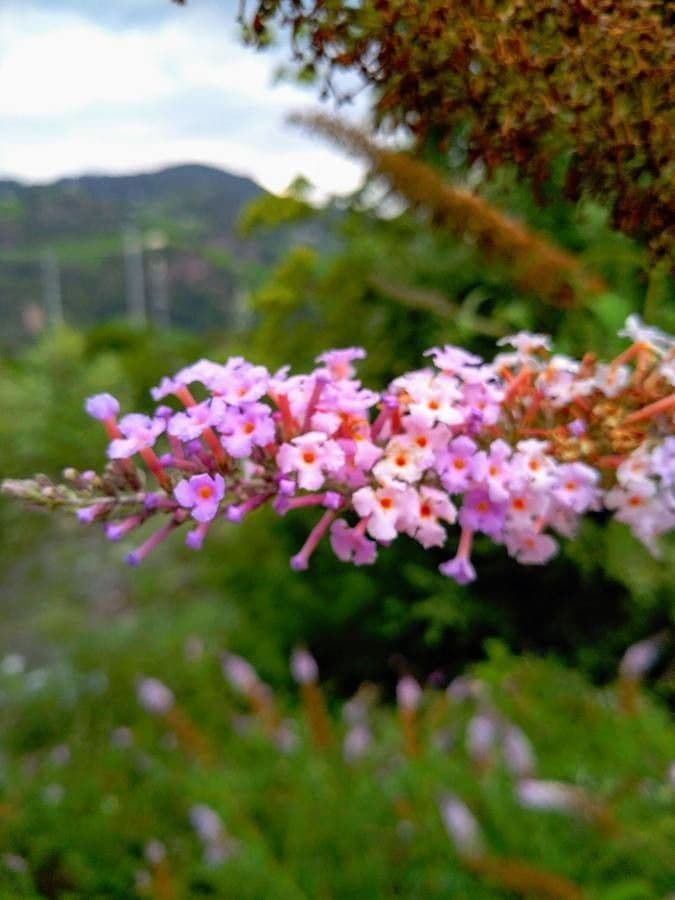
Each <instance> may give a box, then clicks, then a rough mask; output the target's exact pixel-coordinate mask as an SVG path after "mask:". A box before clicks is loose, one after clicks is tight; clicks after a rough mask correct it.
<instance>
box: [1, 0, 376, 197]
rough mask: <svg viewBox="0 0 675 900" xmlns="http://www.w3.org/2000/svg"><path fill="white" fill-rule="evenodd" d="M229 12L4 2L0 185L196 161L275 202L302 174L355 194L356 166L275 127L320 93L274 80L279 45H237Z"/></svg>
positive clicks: (213, 2)
mask: <svg viewBox="0 0 675 900" xmlns="http://www.w3.org/2000/svg"><path fill="white" fill-rule="evenodd" d="M237 8H238V0H188V2H187V5H186V6H179V5H176V4H174V3H172V2H170V0H0V177H5V178H7V177H9V178H16V179H18V180H20V181H25V182H38V183H43V182H48V181H52V180H54V179H56V178H60V177H63V176H68V175H81V174H92V173H110V174H120V173H124V174H128V173H136V172H147V171H155V170H157V169H160V168H163V167H165V166H167V165H173V164H177V163H205V164H209V165H214V166H218V167H220V168H223V169H226V170H228V171H230V172H234V173H236V174H240V175H248V176H250V177H252V178H253V179H255V180H256V181H257V182H258V183H259V184H261V185H262V186H263V187H265V188H267V189H268V190H272V191H277V192H279V191H282V190H283V189H284V188H285V187H287V185H288V184H289V183H290V182H291V181H292V180H293V179H294V178H295V177H296V176H297V175H299V174H303V175H305V176H306V177H307V178H309V180H310V181H311V182H312V183H313V184H314V185H315V187H316V189H317V194H318V196H326V195H327V194H331V193H343V192H347V191H350V190H352V189H354V188H355V187H356V186H357V184H358V183H359V180H360V177H361V174H362V168H361V166H360V165H359V164H357V163H355V162H354V161H353V160H350V159H348V158H347V157H346V156H345V155H344V154H343V153H341V152H340V151H336V150H333V149H332V148H330V146H329V145H327V144H324V143H322V142H321V141H320V140H318V139H316V138H310V137H309V136H307V135H304V134H302V133H301V132H299V131H297V130H295V129H293V128H292V127H291V126H288V125H287V124H285V121H284V120H285V117H286V115H287V113H288V112H290V111H292V110H298V109H307V108H311V107H317V106H318V105H319V101H318V99H317V91H316V89H311V88H310V89H302V88H300V87H298V86H297V85H294V84H291V83H290V82H289V81H288V80H286V81H283V80H282V81H279V79H278V78H277V77H276V74H277V73H278V70H279V67H280V66H281V65H283V63H284V62H286V61H287V60H288V58H289V48H288V42H287V41H286V42H284V41H281V42H280V45H279V48H278V50H275V51H272V52H270V51H266V52H264V53H259V52H256V51H255V50H253V49H252V48H250V47H244V46H243V45H242V43H241V41H240V39H239V36H238V26H237V22H236V12H237ZM341 112H343V113H344V112H345V111H344V110H342V111H341ZM363 113H364V109H363V108H360V109H359V108H358V107H355V108H352V109H351V110H348V111H347V114H348V115H349V116H350V118H354V119H356V120H358V118H359V116H362V115H363Z"/></svg>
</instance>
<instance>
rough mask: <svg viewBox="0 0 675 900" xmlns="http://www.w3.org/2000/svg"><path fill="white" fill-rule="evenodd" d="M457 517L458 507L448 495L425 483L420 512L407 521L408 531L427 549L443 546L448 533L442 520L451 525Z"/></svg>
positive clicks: (421, 493)
mask: <svg viewBox="0 0 675 900" xmlns="http://www.w3.org/2000/svg"><path fill="white" fill-rule="evenodd" d="M456 519H457V509H456V508H455V505H454V504H453V503H452V501H451V500H450V498H449V497H448V495H447V494H445V493H444V492H443V491H439V490H437V489H436V488H432V487H427V486H426V485H423V486H422V487H421V488H420V491H419V509H418V514H417V516H416V517H415V518H413V519H411V520H410V521H409V522H406V531H407V533H408V534H409V535H410V536H411V537H414V538H415V539H416V540H417V541H419V542H420V544H421V545H422V546H423V547H425V548H427V549H428V548H429V547H442V546H443V544H445V540H446V537H447V535H446V533H445V528H444V527H443V525H442V524H441V520H443V521H445V522H447V523H448V524H450V525H451V524H452V523H453V522H455V520H456Z"/></svg>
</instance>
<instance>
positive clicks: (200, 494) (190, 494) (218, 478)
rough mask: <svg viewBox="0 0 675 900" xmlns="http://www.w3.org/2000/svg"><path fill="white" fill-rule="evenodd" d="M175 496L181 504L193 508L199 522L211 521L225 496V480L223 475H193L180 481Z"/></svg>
mask: <svg viewBox="0 0 675 900" xmlns="http://www.w3.org/2000/svg"><path fill="white" fill-rule="evenodd" d="M174 496H175V497H176V500H178V502H179V503H180V505H181V506H183V507H185V509H189V510H191V513H190V514H191V515H192V518H193V519H196V521H197V522H210V521H211V519H213V518H215V516H216V513H217V512H218V504H219V503H220V501H221V500H222V499H223V497H224V496H225V480H224V479H223V476H222V475H215V476H214V477H213V478H212V477H211V476H210V475H206V474H203V475H193V477H192V478H190V479H184V480H183V481H179V482H178V484H177V485H176V487H175V489H174Z"/></svg>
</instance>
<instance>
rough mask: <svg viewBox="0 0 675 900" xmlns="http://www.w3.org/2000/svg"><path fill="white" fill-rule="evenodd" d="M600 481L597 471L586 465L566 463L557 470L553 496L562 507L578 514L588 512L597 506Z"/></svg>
mask: <svg viewBox="0 0 675 900" xmlns="http://www.w3.org/2000/svg"><path fill="white" fill-rule="evenodd" d="M598 481H599V475H598V473H597V471H596V470H595V469H592V468H591V467H590V466H587V465H585V463H564V464H563V465H561V466H558V468H557V469H556V485H555V486H554V488H553V490H552V494H553V496H554V497H555V499H556V500H557V501H558V503H560V504H562V506H568V507H569V508H570V509H573V510H574V512H576V513H582V512H586V510H588V509H592V508H593V507H595V506H596V505H597V502H598V499H599V492H598V489H597V487H596V485H597V483H598Z"/></svg>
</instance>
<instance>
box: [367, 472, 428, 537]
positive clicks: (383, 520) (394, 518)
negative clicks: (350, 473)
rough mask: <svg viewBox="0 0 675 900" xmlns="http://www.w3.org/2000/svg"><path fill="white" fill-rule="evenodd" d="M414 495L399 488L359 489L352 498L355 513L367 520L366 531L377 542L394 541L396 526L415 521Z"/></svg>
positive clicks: (415, 498) (415, 504)
mask: <svg viewBox="0 0 675 900" xmlns="http://www.w3.org/2000/svg"><path fill="white" fill-rule="evenodd" d="M418 502H419V501H418V499H417V493H416V491H414V490H411V489H410V488H405V487H403V486H402V485H401V486H400V487H399V486H393V485H391V486H389V487H381V488H377V489H376V490H373V488H370V487H364V488H360V489H359V490H358V491H356V493H355V494H354V496H353V497H352V503H353V506H354V509H355V510H356V512H357V513H358V514H359V515H360V516H361V517H362V518H367V520H368V524H367V526H366V530H367V531H368V534H370V535H371V536H372V537H374V538H375V540H378V541H393V540H394V538H395V537H396V535H397V534H398V528H397V526H398V523H399V521H400V520H401V519H402V518H403V519H409V518H411V517H414V516H415V515H416V512H417V504H418Z"/></svg>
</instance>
